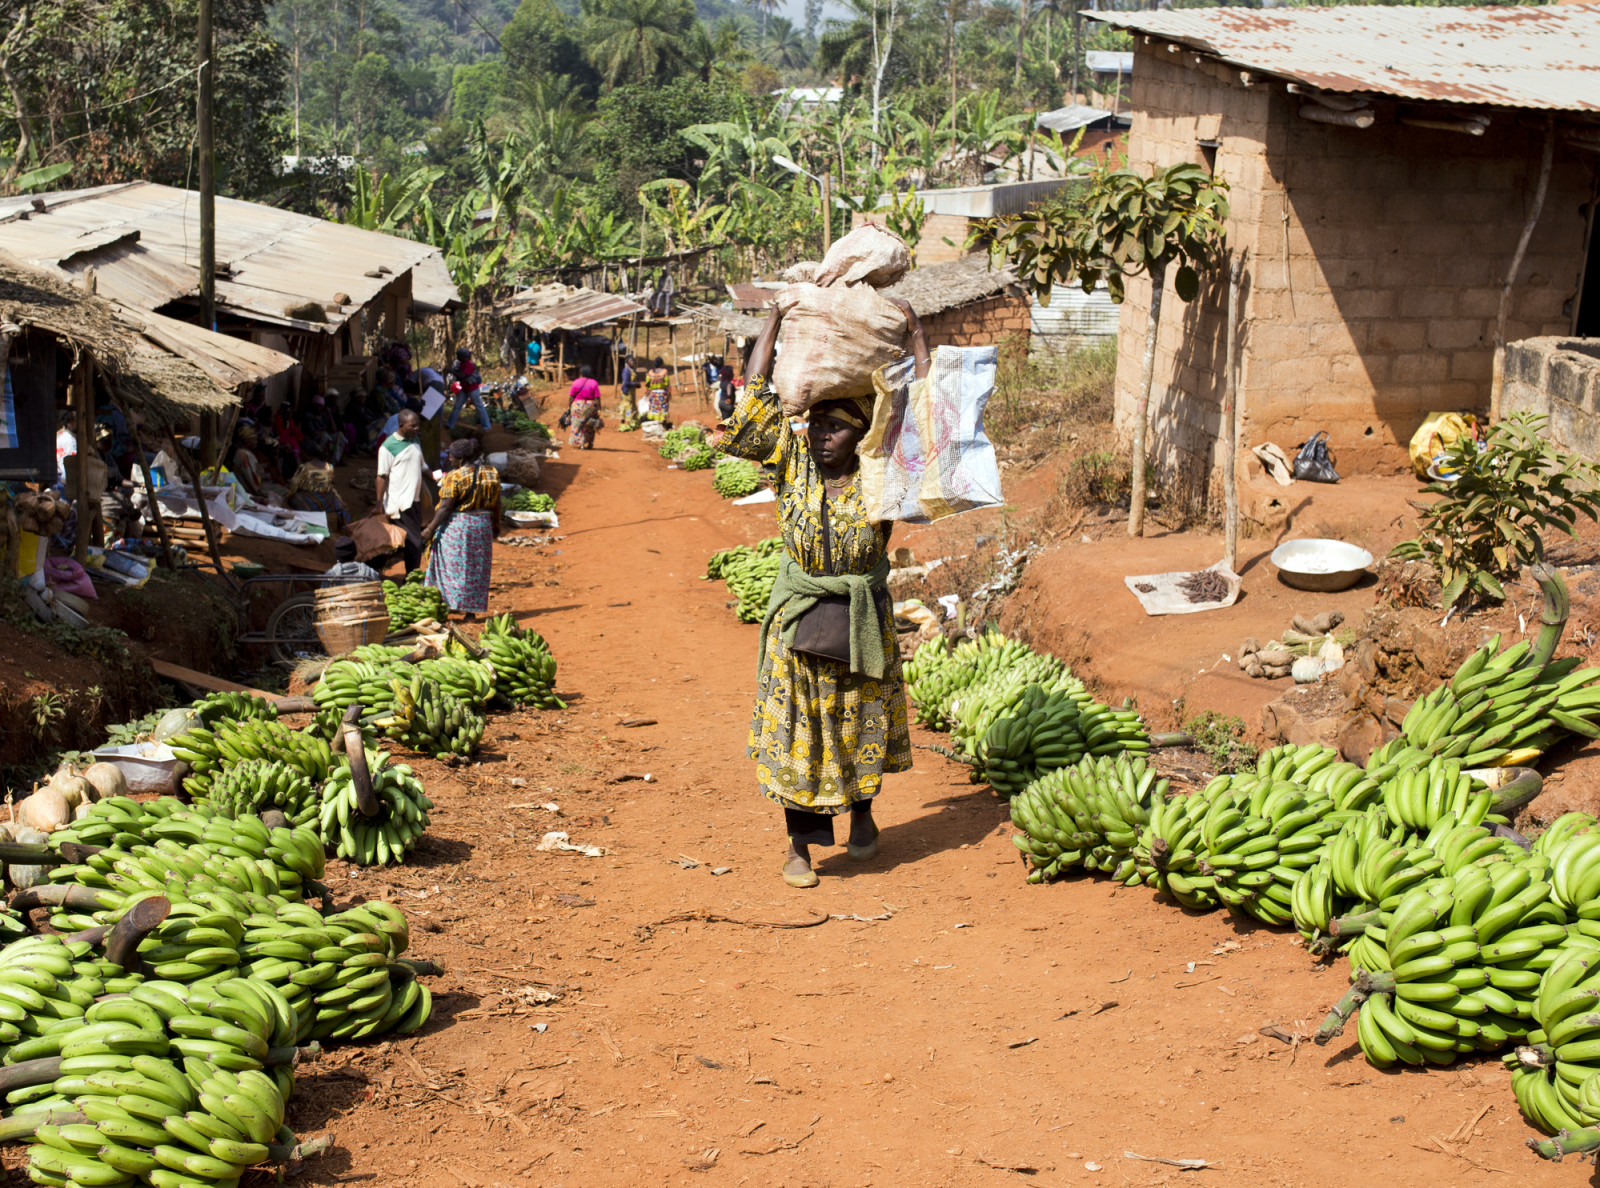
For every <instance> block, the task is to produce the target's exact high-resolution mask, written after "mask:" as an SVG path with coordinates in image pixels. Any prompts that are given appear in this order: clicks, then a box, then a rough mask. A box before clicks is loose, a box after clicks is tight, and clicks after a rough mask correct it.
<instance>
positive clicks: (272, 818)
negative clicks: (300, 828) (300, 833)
mask: <svg viewBox="0 0 1600 1188" xmlns="http://www.w3.org/2000/svg"><path fill="white" fill-rule="evenodd" d="M261 823H262V824H263V825H265V826H266V827H267V828H268V829H288V828H289V818H288V817H286V816H284V815H283V813H282V812H280V811H279V810H277V809H275V808H269V809H267V810H265V811H264V812H262V814H261Z"/></svg>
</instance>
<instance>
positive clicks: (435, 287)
mask: <svg viewBox="0 0 1600 1188" xmlns="http://www.w3.org/2000/svg"><path fill="white" fill-rule="evenodd" d="M411 304H412V305H415V306H417V307H419V308H420V309H421V310H422V311H423V312H424V313H443V312H444V311H445V310H447V309H454V308H455V307H456V306H458V305H460V304H461V289H460V288H459V287H458V286H457V285H456V282H455V281H453V280H451V279H450V268H449V266H448V265H446V264H445V262H444V253H443V252H441V251H439V250H438V249H437V248H430V249H429V254H428V255H426V256H424V257H422V259H420V260H418V261H417V263H416V266H415V267H414V268H412V270H411Z"/></svg>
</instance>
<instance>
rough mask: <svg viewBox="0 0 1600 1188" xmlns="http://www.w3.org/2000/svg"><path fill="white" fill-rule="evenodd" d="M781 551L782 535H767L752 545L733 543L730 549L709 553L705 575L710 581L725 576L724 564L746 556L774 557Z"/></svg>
mask: <svg viewBox="0 0 1600 1188" xmlns="http://www.w3.org/2000/svg"><path fill="white" fill-rule="evenodd" d="M781 552H783V537H781V536H769V537H767V538H766V539H765V540H758V541H756V543H755V544H753V545H735V546H734V547H733V548H731V549H719V550H718V551H717V552H715V553H712V554H711V560H709V561H707V562H706V577H707V578H708V579H710V580H712V581H716V580H717V579H718V578H721V577H723V576H725V574H724V569H725V567H726V566H729V565H732V564H734V563H735V562H738V561H742V560H743V559H745V558H747V557H775V556H777V555H778V554H779V553H781Z"/></svg>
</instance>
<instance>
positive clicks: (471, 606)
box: [422, 437, 500, 622]
mask: <svg viewBox="0 0 1600 1188" xmlns="http://www.w3.org/2000/svg"><path fill="white" fill-rule="evenodd" d="M449 465H450V470H449V472H448V473H447V474H446V475H445V476H444V479H443V481H442V482H440V484H439V509H438V510H437V511H436V512H434V513H433V520H432V521H431V522H430V523H429V524H428V526H427V528H425V529H423V532H422V539H423V541H424V542H426V543H427V545H428V577H427V582H428V585H430V586H432V587H433V588H434V589H436V590H438V591H439V592H440V593H441V594H443V595H444V600H445V604H446V605H447V606H449V608H450V609H451V610H453V611H459V612H461V613H462V614H463V615H465V616H466V618H467V620H468V621H469V622H470V621H471V620H472V619H473V618H475V617H476V616H478V615H481V614H486V613H487V612H488V610H489V574H490V571H491V569H492V567H493V564H494V540H495V537H497V536H499V535H500V472H499V471H497V470H496V469H495V468H494V467H493V466H491V465H489V463H488V462H487V461H485V460H484V458H483V454H482V447H481V446H480V445H479V444H478V442H477V440H476V439H475V438H471V437H463V438H461V439H460V440H459V441H452V442H451V443H450V462H449Z"/></svg>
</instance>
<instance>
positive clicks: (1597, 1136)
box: [1528, 1126, 1600, 1163]
mask: <svg viewBox="0 0 1600 1188" xmlns="http://www.w3.org/2000/svg"><path fill="white" fill-rule="evenodd" d="M1528 1147H1529V1149H1530V1150H1532V1151H1533V1152H1534V1154H1536V1155H1538V1156H1539V1157H1540V1158H1541V1159H1553V1160H1555V1162H1557V1163H1560V1162H1561V1158H1562V1156H1564V1155H1587V1154H1588V1153H1589V1152H1590V1151H1595V1150H1600V1130H1596V1129H1595V1128H1594V1127H1593V1126H1588V1127H1585V1128H1584V1129H1582V1130H1563V1131H1562V1132H1561V1133H1560V1134H1558V1135H1556V1136H1555V1138H1547V1139H1529V1140H1528Z"/></svg>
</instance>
